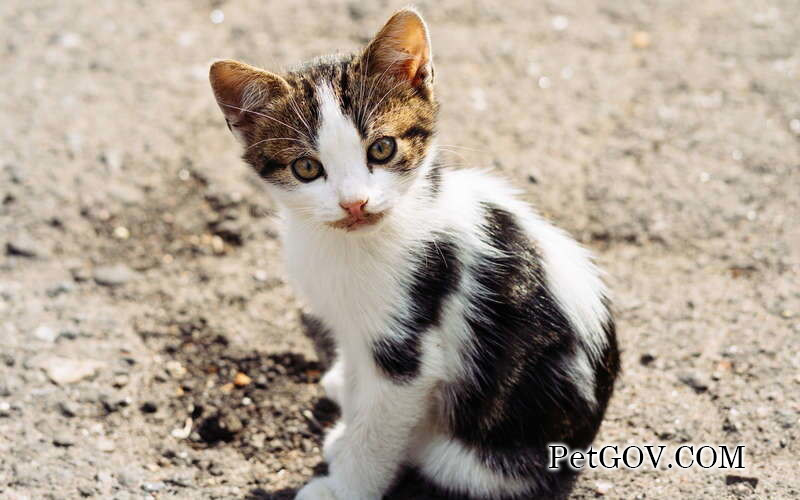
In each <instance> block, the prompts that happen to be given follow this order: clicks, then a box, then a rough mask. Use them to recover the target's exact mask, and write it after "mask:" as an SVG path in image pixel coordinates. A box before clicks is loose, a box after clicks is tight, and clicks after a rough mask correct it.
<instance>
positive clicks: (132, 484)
mask: <svg viewBox="0 0 800 500" xmlns="http://www.w3.org/2000/svg"><path fill="white" fill-rule="evenodd" d="M117 482H119V484H120V485H122V486H125V487H126V488H137V487H138V486H139V483H141V482H142V474H141V473H140V472H139V471H137V470H133V469H131V470H121V471H119V472H118V473H117Z"/></svg>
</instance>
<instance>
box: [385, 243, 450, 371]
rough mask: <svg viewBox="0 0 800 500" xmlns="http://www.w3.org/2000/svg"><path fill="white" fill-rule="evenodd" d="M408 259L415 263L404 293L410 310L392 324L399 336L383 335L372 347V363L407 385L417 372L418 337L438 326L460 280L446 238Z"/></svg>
mask: <svg viewBox="0 0 800 500" xmlns="http://www.w3.org/2000/svg"><path fill="white" fill-rule="evenodd" d="M412 258H413V260H414V261H415V262H419V267H418V268H417V269H416V271H415V273H414V276H413V278H412V280H411V283H410V285H409V286H408V290H407V292H406V293H407V295H408V299H409V302H410V303H411V304H412V307H411V308H410V310H408V311H403V312H401V313H399V314H398V315H397V316H396V317H395V318H394V321H393V323H394V324H396V325H397V327H398V330H399V331H400V332H402V334H403V335H402V336H399V335H398V334H397V333H393V334H390V335H385V336H383V337H382V338H381V339H380V340H378V341H376V342H375V344H374V345H373V346H372V354H373V357H374V358H375V362H376V363H377V364H378V366H379V367H380V368H381V370H382V371H383V372H384V373H386V374H387V375H388V376H390V377H392V378H393V379H395V380H396V381H398V382H407V381H409V380H411V379H413V378H414V377H416V376H417V374H418V373H419V367H420V355H421V353H420V348H421V343H422V336H423V334H424V333H425V331H426V330H428V329H429V328H431V327H435V326H438V325H439V322H440V320H441V314H442V307H443V305H444V301H445V299H446V298H447V297H448V296H449V295H450V294H452V293H453V292H454V291H455V290H456V289H457V288H458V285H459V282H460V278H461V264H460V263H459V261H458V259H457V257H456V247H455V245H454V244H453V243H452V242H451V241H449V240H447V239H443V238H439V239H435V240H433V241H429V242H427V243H425V244H424V245H423V247H422V249H421V250H420V251H419V252H417V253H416V254H415V255H414V256H413V257H412Z"/></svg>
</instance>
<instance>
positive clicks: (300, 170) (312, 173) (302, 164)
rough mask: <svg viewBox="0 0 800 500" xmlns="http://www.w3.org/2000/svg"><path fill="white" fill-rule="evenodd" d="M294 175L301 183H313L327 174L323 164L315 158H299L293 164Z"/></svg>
mask: <svg viewBox="0 0 800 500" xmlns="http://www.w3.org/2000/svg"><path fill="white" fill-rule="evenodd" d="M292 173H293V174H294V176H295V177H297V180H299V181H300V182H311V181H313V180H314V179H316V178H317V177H319V176H321V175H322V174H324V173H325V170H324V169H323V168H322V164H321V163H320V162H318V161H317V160H315V159H314V158H308V157H304V158H298V159H296V160H295V161H293V162H292Z"/></svg>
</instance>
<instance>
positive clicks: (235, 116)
mask: <svg viewBox="0 0 800 500" xmlns="http://www.w3.org/2000/svg"><path fill="white" fill-rule="evenodd" d="M208 78H209V80H210V81H211V89H212V90H213V91H214V97H216V99H217V104H218V105H219V109H221V110H222V114H223V115H225V121H226V122H227V123H228V128H229V129H231V132H233V135H235V136H236V138H237V139H239V141H241V142H242V143H245V144H246V143H247V141H248V133H249V132H250V130H252V125H253V123H254V120H253V118H255V117H257V116H258V115H257V114H256V113H257V109H258V108H260V107H262V106H264V105H266V104H268V103H269V101H271V100H273V99H277V98H280V97H282V96H284V95H286V94H287V93H288V92H289V84H288V83H286V80H284V79H283V78H282V77H280V76H278V75H276V74H273V73H270V72H268V71H264V70H260V69H258V68H254V67H253V66H250V65H248V64H244V63H240V62H238V61H231V60H225V61H217V62H215V63H214V64H212V65H211V70H210V71H209V75H208ZM254 112H255V113H254Z"/></svg>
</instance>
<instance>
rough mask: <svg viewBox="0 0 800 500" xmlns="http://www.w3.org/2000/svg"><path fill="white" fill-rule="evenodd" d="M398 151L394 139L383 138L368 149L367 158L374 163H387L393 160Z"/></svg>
mask: <svg viewBox="0 0 800 500" xmlns="http://www.w3.org/2000/svg"><path fill="white" fill-rule="evenodd" d="M395 151H397V143H396V142H395V140H394V137H381V138H380V139H378V140H376V141H375V142H373V143H372V144H371V145H370V146H369V149H367V158H368V159H369V161H371V162H373V163H386V162H387V161H389V160H391V159H392V156H394V153H395Z"/></svg>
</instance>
